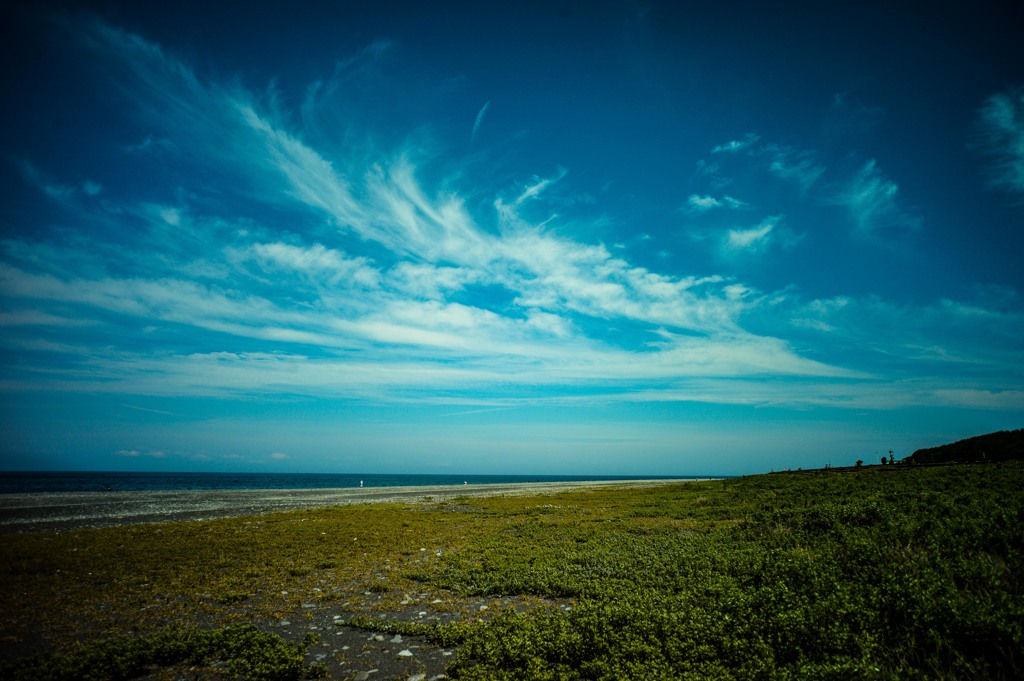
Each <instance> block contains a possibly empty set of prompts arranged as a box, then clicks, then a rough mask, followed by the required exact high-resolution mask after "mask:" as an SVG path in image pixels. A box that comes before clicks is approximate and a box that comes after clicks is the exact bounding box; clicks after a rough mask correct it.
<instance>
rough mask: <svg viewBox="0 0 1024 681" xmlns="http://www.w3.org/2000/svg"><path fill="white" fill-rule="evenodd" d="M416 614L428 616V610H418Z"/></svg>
mask: <svg viewBox="0 0 1024 681" xmlns="http://www.w3.org/2000/svg"><path fill="white" fill-rule="evenodd" d="M416 614H417V615H419V616H420V617H426V616H427V611H426V610H421V611H420V612H418V613H416Z"/></svg>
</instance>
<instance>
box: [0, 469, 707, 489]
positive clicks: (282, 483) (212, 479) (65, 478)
mask: <svg viewBox="0 0 1024 681" xmlns="http://www.w3.org/2000/svg"><path fill="white" fill-rule="evenodd" d="M687 477H690V476H671V477H665V476H652V475H644V476H623V475H603V476H602V475H398V474H394V475H382V474H372V473H366V474H347V473H102V472H93V471H90V472H50V471H47V472H0V494H15V493H26V492H29V493H35V492H104V491H111V492H130V491H160V490H203V489H207V490H209V489H217V490H222V489H326V488H334V487H359V485H360V483H362V485H363V487H410V486H416V485H461V484H463V483H469V484H471V485H491V484H507V483H516V482H575V481H601V480H655V479H665V480H674V479H686V478H687Z"/></svg>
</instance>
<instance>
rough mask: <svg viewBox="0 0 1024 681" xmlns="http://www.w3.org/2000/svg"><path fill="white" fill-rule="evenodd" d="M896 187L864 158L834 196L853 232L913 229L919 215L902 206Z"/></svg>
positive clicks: (869, 234) (877, 234)
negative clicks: (847, 217) (854, 230)
mask: <svg viewBox="0 0 1024 681" xmlns="http://www.w3.org/2000/svg"><path fill="white" fill-rule="evenodd" d="M898 195H899V187H898V186H897V184H896V183H895V182H893V181H892V180H890V179H889V178H888V177H886V176H885V175H884V174H883V173H882V171H881V170H879V169H878V166H877V164H876V163H875V161H874V159H872V160H870V161H867V162H866V163H865V164H864V165H863V166H862V167H861V169H860V171H858V172H857V174H856V175H854V176H853V177H852V178H851V179H850V180H849V181H848V182H847V184H846V187H845V188H844V189H843V190H842V191H841V192H840V194H839V195H838V197H837V198H836V199H835V200H836V202H837V203H838V204H840V205H842V206H844V207H845V208H846V209H847V211H848V212H849V215H850V218H851V220H852V221H853V224H854V225H855V227H856V229H857V232H858V233H859V234H860V235H862V236H865V237H880V236H883V235H887V234H892V233H893V232H896V233H907V232H915V231H917V230H919V229H920V228H921V218H920V217H918V216H917V215H914V214H913V213H911V212H909V211H907V210H905V209H904V208H903V207H902V205H901V203H900V201H899V198H898Z"/></svg>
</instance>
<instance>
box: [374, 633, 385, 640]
mask: <svg viewBox="0 0 1024 681" xmlns="http://www.w3.org/2000/svg"><path fill="white" fill-rule="evenodd" d="M371 640H373V641H383V640H384V637H383V636H381V635H380V634H374V635H373V638H372V639H371Z"/></svg>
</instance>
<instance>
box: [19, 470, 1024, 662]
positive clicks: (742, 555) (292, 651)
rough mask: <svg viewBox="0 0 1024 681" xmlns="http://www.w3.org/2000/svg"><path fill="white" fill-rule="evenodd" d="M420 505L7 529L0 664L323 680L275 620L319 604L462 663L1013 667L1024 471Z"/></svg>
mask: <svg viewBox="0 0 1024 681" xmlns="http://www.w3.org/2000/svg"><path fill="white" fill-rule="evenodd" d="M422 501H423V502H422V503H419V504H409V505H389V506H380V505H378V506H360V507H355V506H348V507H338V508H333V509H325V510H318V511H303V512H292V513H282V514H275V515H270V516H261V517H256V518H235V519H224V520H215V521H206V522H197V523H180V524H170V525H142V526H129V527H119V528H107V529H101V530H81V531H76V532H68V533H61V534H50V533H38V534H22V535H6V536H3V537H0V640H2V646H0V651H3V652H4V657H6V658H7V659H8V662H6V663H4V664H5V666H6V669H0V675H2V676H3V678H31V679H43V678H76V679H77V678H131V677H132V676H133V675H138V674H141V673H146V674H150V675H151V677H154V678H159V677H160V675H161V674H164V676H165V677H166V678H175V676H174V674H177V673H180V670H181V669H182V668H184V666H187V668H188V669H189V670H191V671H190V672H189V673H191V674H193V676H190V677H188V678H205V677H204V676H203V674H208V675H209V677H210V678H231V677H241V678H252V679H296V678H302V677H303V676H306V677H316V676H323V675H326V674H329V673H337V672H332V671H331V669H337V668H336V667H331V666H330V665H325V664H319V663H318V664H310V660H309V658H308V656H306V657H304V656H303V651H304V650H305V649H306V647H308V646H309V645H310V644H311V643H312V642H313V639H306V640H304V641H285V640H283V639H281V638H280V637H278V636H277V635H276V634H274V633H272V632H271V631H270V630H269V629H268V627H267V626H266V625H267V623H268V622H274V621H275V620H280V619H282V618H293V619H294V618H299V617H302V616H303V614H304V612H306V611H309V610H310V608H311V606H330V608H331V609H332V611H334V612H337V613H338V614H339V615H341V617H342V619H341V620H340V621H341V622H343V623H344V624H345V625H346V626H350V627H361V628H364V629H366V630H370V631H379V632H386V633H388V634H399V635H405V636H419V637H425V639H426V640H429V641H432V642H434V643H436V644H437V645H439V646H447V647H451V648H453V649H454V650H455V654H454V655H453V656H452V657H451V658H450V663H449V664H448V667H447V669H446V672H447V674H448V675H449V676H450V677H451V678H456V679H609V680H611V679H616V680H618V679H645V680H647V679H775V678H780V679H783V678H793V679H806V678H835V679H862V678H866V679H874V678H878V679H895V678H899V679H985V678H989V679H1018V678H1024V589H1022V579H1024V464H1022V463H1021V462H1006V463H1001V464H988V465H974V466H949V467H941V468H915V467H904V466H884V467H867V468H864V469H859V470H856V471H849V472H823V473H814V474H774V475H762V476H753V477H748V478H739V479H730V480H720V481H710V482H690V483H682V484H678V485H669V486H661V487H652V488H649V489H630V490H619V489H604V490H596V491H576V492H569V493H562V494H557V495H551V496H543V497H509V498H501V497H497V498H481V499H465V498H463V499H457V500H455V501H450V502H444V503H432V502H431V500H429V499H424V500H422ZM410 593H415V594H417V599H418V602H421V603H423V602H428V603H433V604H434V605H433V608H434V609H435V610H438V611H441V612H443V614H444V617H440V618H438V619H436V620H434V621H433V622H432V623H427V622H425V621H424V620H423V619H422V617H420V618H416V617H414V616H408V610H409V608H408V607H407V606H408V603H409V598H410V597H409V594H410ZM481 598H489V599H492V601H491V602H493V603H502V604H504V606H505V607H503V608H502V607H492V608H489V609H488V610H487V611H486V616H482V614H481V612H480V611H479V610H478V608H477V606H476V603H478V602H480V599H481ZM15 653H17V655H18V656H20V657H19V659H16V660H15V661H13V662H11V661H10V660H11V659H12V657H13V656H14V654H15ZM26 653H39V656H34V657H25V656H24V655H25V654H26ZM161 670H164V671H163V672H161ZM375 678H377V679H378V680H379V679H381V678H386V677H382V676H377V677H375Z"/></svg>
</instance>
